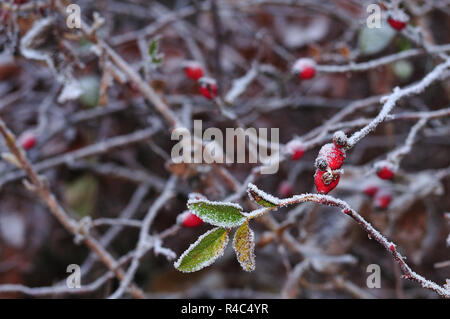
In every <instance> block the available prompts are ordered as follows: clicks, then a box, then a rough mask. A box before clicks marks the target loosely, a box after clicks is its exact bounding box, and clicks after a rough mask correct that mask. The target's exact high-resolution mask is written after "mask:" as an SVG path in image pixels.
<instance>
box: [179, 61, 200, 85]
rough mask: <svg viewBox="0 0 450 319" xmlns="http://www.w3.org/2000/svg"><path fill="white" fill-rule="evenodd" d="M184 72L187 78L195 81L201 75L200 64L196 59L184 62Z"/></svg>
mask: <svg viewBox="0 0 450 319" xmlns="http://www.w3.org/2000/svg"><path fill="white" fill-rule="evenodd" d="M184 73H186V76H187V77H188V78H191V79H193V80H195V81H197V80H198V79H200V78H201V77H202V76H203V68H202V65H201V64H200V63H198V62H196V61H189V62H186V64H185V67H184Z"/></svg>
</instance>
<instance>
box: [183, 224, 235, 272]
mask: <svg viewBox="0 0 450 319" xmlns="http://www.w3.org/2000/svg"><path fill="white" fill-rule="evenodd" d="M227 244H228V230H226V229H225V228H219V227H217V228H214V229H211V230H210V231H207V232H206V233H204V234H203V235H201V236H200V237H199V238H198V239H197V241H196V242H195V243H193V244H192V245H191V246H189V248H188V249H187V250H186V251H185V252H184V253H183V254H182V255H181V256H180V258H179V259H178V260H177V261H176V262H175V263H174V266H175V268H176V269H178V270H179V271H182V272H194V271H198V270H200V269H203V268H205V267H207V266H209V265H211V264H212V263H213V262H214V261H215V260H216V259H217V258H219V257H220V256H222V255H223V252H224V250H225V247H226V246H227Z"/></svg>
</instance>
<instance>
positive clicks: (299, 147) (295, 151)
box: [286, 140, 305, 161]
mask: <svg viewBox="0 0 450 319" xmlns="http://www.w3.org/2000/svg"><path fill="white" fill-rule="evenodd" d="M286 152H287V153H289V154H291V158H292V160H294V161H296V160H298V159H300V158H302V156H303V154H305V147H304V145H303V143H302V142H300V141H298V140H292V141H290V142H289V143H287V144H286Z"/></svg>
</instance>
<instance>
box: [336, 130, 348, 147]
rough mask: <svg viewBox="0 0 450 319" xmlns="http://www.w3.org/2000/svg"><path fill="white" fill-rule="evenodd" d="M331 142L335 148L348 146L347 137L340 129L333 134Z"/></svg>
mask: <svg viewBox="0 0 450 319" xmlns="http://www.w3.org/2000/svg"><path fill="white" fill-rule="evenodd" d="M333 144H334V145H335V146H336V147H337V148H343V147H347V146H348V138H347V135H345V133H344V132H342V131H337V132H336V133H334V135H333Z"/></svg>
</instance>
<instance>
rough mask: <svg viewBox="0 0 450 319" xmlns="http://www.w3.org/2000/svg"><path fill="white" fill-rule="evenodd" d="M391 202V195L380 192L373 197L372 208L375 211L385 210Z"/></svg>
mask: <svg viewBox="0 0 450 319" xmlns="http://www.w3.org/2000/svg"><path fill="white" fill-rule="evenodd" d="M391 201H392V195H391V193H390V192H386V191H380V192H378V193H377V194H376V195H375V198H374V200H373V202H374V206H375V208H377V209H386V208H388V206H389V204H390V203H391Z"/></svg>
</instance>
